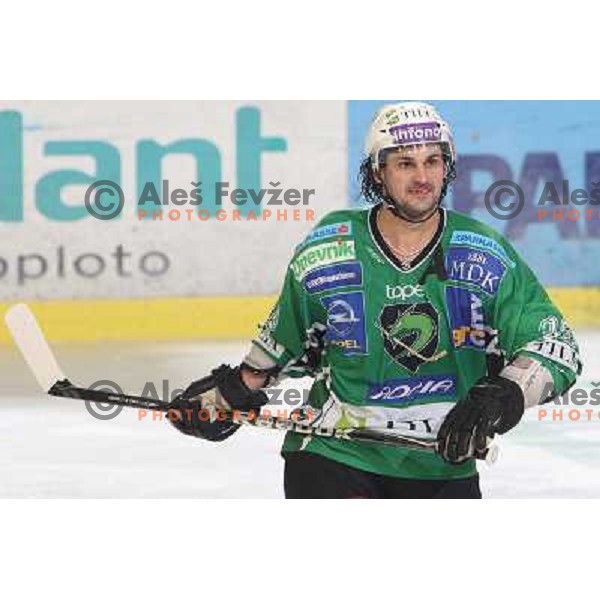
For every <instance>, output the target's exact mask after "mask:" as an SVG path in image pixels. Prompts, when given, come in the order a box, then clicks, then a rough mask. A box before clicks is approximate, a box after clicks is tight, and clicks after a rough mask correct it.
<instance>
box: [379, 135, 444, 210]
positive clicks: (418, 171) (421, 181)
mask: <svg viewBox="0 0 600 600" xmlns="http://www.w3.org/2000/svg"><path fill="white" fill-rule="evenodd" d="M444 174H445V167H444V157H443V154H442V150H441V149H440V147H439V146H438V145H436V144H435V145H434V144H426V145H420V146H411V147H409V148H400V149H399V150H398V151H397V152H391V153H390V154H388V156H387V158H386V161H385V165H384V166H383V167H381V169H380V170H379V172H378V176H379V179H380V181H381V183H382V184H383V185H384V187H385V190H386V191H387V194H388V196H389V197H390V198H392V199H393V200H394V201H395V203H396V206H397V207H398V209H399V210H400V211H401V212H402V213H404V214H405V215H406V216H407V217H408V218H409V219H412V220H419V219H422V218H424V217H426V216H427V215H428V214H430V213H431V212H432V211H433V210H434V209H435V207H436V206H437V202H438V199H439V197H440V194H441V193H442V186H443V184H444Z"/></svg>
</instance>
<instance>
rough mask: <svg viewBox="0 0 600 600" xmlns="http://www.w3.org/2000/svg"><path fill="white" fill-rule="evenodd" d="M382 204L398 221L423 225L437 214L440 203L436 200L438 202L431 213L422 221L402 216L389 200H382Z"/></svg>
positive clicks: (394, 204)
mask: <svg viewBox="0 0 600 600" xmlns="http://www.w3.org/2000/svg"><path fill="white" fill-rule="evenodd" d="M383 200H384V203H385V205H386V206H385V207H386V208H387V209H388V210H389V211H390V212H391V213H392V214H393V215H394V217H396V218H397V219H400V220H402V221H406V222H407V223H415V224H417V223H425V222H427V221H429V219H431V218H432V217H434V216H435V214H436V213H437V211H438V209H439V207H440V204H441V202H440V201H439V200H438V202H437V203H436V205H435V206H434V207H433V208H432V209H431V212H430V213H429V214H428V215H427V216H426V217H425V218H423V219H410V218H408V217H407V216H405V215H403V214H401V213H400V211H399V210H398V206H397V205H396V203H395V202H394V201H393V200H392V199H391V198H387V197H386V198H384V199H383Z"/></svg>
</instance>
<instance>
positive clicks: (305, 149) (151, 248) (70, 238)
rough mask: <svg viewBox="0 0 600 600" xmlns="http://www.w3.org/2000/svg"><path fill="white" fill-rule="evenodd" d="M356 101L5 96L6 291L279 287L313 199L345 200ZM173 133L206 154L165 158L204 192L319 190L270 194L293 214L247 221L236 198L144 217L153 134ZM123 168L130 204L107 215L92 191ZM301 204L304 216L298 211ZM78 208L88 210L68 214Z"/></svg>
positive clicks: (160, 140) (87, 293)
mask: <svg viewBox="0 0 600 600" xmlns="http://www.w3.org/2000/svg"><path fill="white" fill-rule="evenodd" d="M346 112H347V109H346V103H344V102H306V101H302V102H273V101H271V102H265V101H256V102H255V101H244V102H229V101H228V102H23V103H10V104H7V103H3V104H0V172H1V173H2V175H0V190H1V191H2V192H3V204H4V208H2V209H0V234H1V235H0V300H4V301H10V300H14V299H17V298H27V299H39V300H51V299H87V298H143V297H148V298H153V297H182V296H195V295H204V296H212V295H215V296H218V295H267V294H275V293H277V291H278V288H279V285H280V282H281V276H282V274H283V271H284V269H285V267H286V264H287V262H288V260H289V258H290V256H291V253H292V252H293V247H294V245H295V244H296V243H298V242H299V241H300V240H301V239H302V237H303V235H304V234H305V233H306V232H307V231H308V230H309V229H310V228H311V227H312V226H314V224H315V222H314V221H313V222H310V221H307V220H306V217H307V215H306V214H305V209H310V210H313V211H314V217H315V219H317V220H318V219H319V217H320V216H322V215H323V214H325V213H326V212H328V211H330V210H332V209H336V208H343V207H344V206H345V205H346V197H347V190H346V188H347V158H346V156H347V151H346V148H347V140H346V136H347V134H346ZM14 113H18V114H20V115H21V119H22V123H21V126H20V127H19V126H18V123H17V121H16V120H15V118H14V117H15V114H14ZM17 116H18V115H17ZM169 144H179V145H180V147H184V148H185V147H187V148H190V147H192V148H197V149H198V152H199V156H200V159H199V160H198V161H196V159H195V158H194V156H193V155H192V154H190V153H175V152H173V153H170V154H168V155H167V156H165V157H164V158H163V159H162V160H161V161H160V165H161V167H162V173H161V177H162V179H168V180H169V185H170V190H171V191H172V190H173V189H176V188H181V189H184V190H187V191H189V190H191V189H193V187H192V185H191V182H197V180H198V179H201V180H202V181H203V184H202V185H203V187H202V188H201V189H202V194H203V197H205V195H206V192H205V190H206V187H211V186H212V182H211V179H212V180H215V179H219V180H220V181H224V182H228V183H229V191H231V190H233V189H234V188H236V187H244V184H245V183H246V184H247V183H248V182H253V181H254V182H258V183H259V184H260V186H262V187H263V188H265V189H277V188H279V189H288V190H289V189H292V188H295V189H298V190H303V189H307V190H310V189H313V190H314V193H312V194H310V196H308V205H305V206H302V205H298V206H291V205H290V206H286V205H285V204H283V205H282V206H275V205H273V206H264V207H263V210H264V209H271V210H272V211H273V213H275V211H276V210H282V209H285V210H286V212H287V213H288V215H287V221H283V220H275V219H274V218H270V219H267V220H260V216H259V220H257V221H254V220H251V221H241V222H240V221H238V222H234V221H233V220H232V211H233V210H235V209H238V207H236V206H234V205H233V204H232V203H231V202H230V200H229V198H225V199H224V200H223V204H222V209H223V210H225V211H226V212H227V213H228V215H229V216H228V218H227V220H224V221H218V220H217V219H214V218H213V219H211V220H206V221H201V220H199V219H198V218H194V219H193V220H192V221H186V220H185V218H186V217H183V216H182V217H181V220H180V221H179V222H173V221H169V220H167V217H166V216H165V217H164V218H165V220H163V221H162V222H160V221H155V222H152V221H147V220H143V221H140V220H139V219H138V217H137V215H136V202H137V198H139V192H140V186H141V182H143V179H144V174H145V173H148V172H149V171H148V169H149V168H150V167H151V166H152V164H156V160H154V159H152V158H151V157H150V155H151V154H152V150H150V151H149V150H148V147H150V148H155V149H156V147H157V146H156V145H160V146H167V145H169ZM186 144H187V146H186ZM19 169H21V170H22V172H21V173H19ZM150 170H151V169H150ZM219 171H220V172H219ZM115 176H117V177H115ZM111 177H113V178H116V179H118V181H119V183H120V186H121V187H122V189H123V192H124V196H125V208H124V211H123V213H122V215H121V216H120V217H119V218H118V219H114V220H109V221H101V220H98V219H95V218H93V217H91V216H90V215H89V214H87V213H86V212H85V211H84V210H83V209H82V208H81V207H83V206H84V200H83V198H84V195H85V191H86V189H87V187H88V186H89V184H90V183H91V182H92V181H94V180H97V179H105V178H111ZM78 181H79V183H78ZM277 183H279V185H278V186H276V187H273V185H272V184H277ZM21 184H22V189H21V188H20V186H21ZM59 186H62V189H60V190H59V191H58V193H56V188H57V187H59ZM212 187H214V186H212ZM158 191H159V192H160V189H159V190H158ZM209 195H210V192H209ZM265 197H266V198H274V196H273V195H272V194H267V195H266V196H265ZM56 198H58V200H57V199H56ZM205 201H206V198H205ZM147 206H151V205H147ZM163 208H164V209H165V212H166V210H168V209H173V208H176V207H175V206H173V205H171V206H170V207H163ZM181 208H182V210H185V209H186V208H192V207H188V206H183V207H181ZM202 208H203V206H198V207H195V212H197V211H198V210H200V209H202ZM294 208H296V209H299V211H300V213H301V214H300V217H301V220H298V221H293V220H291V219H293V214H292V210H293V209H294ZM19 210H22V214H21V215H19V214H17V213H18V211H19ZM77 210H78V211H79V216H80V217H81V218H77V219H75V220H67V219H71V218H72V217H73V216H74V215H75V216H77V213H76V212H75V211H77ZM10 219H12V220H10Z"/></svg>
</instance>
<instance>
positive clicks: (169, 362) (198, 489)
mask: <svg viewBox="0 0 600 600" xmlns="http://www.w3.org/2000/svg"><path fill="white" fill-rule="evenodd" d="M578 339H579V341H580V344H581V347H582V353H583V357H584V361H585V370H584V373H583V374H582V377H581V379H580V384H579V385H580V386H581V387H585V388H587V389H591V387H592V383H591V382H592V381H600V332H593V331H582V332H578ZM246 346H247V345H246V343H245V342H240V343H223V342H219V343H207V342H193V343H192V342H186V343H164V342H161V343H152V344H149V343H128V344H122V343H102V344H97V343H96V344H78V345H65V344H58V345H55V347H54V348H55V351H56V354H57V357H58V361H59V363H60V364H61V365H62V366H63V368H64V369H65V370H66V372H67V375H68V376H69V377H70V378H71V379H72V380H73V382H74V383H77V384H80V385H86V386H89V385H91V384H92V383H94V382H96V381H99V380H107V379H110V380H113V381H116V382H117V383H118V384H119V385H120V386H121V387H122V388H123V389H124V391H127V392H132V393H139V392H141V391H142V389H143V388H144V386H145V385H146V382H152V383H154V385H155V386H156V388H157V390H158V391H159V392H161V391H162V387H163V383H162V382H163V379H167V380H169V381H170V389H171V390H172V389H173V388H176V387H178V386H183V385H186V384H187V383H189V382H190V381H191V380H193V379H196V378H198V377H201V376H203V375H204V374H206V373H208V371H209V369H210V368H211V367H214V366H217V365H218V364H220V363H221V362H232V363H236V362H239V359H240V357H241V356H243V354H244V352H245V350H246ZM0 377H1V378H2V383H1V384H0V389H1V390H2V392H1V396H0V497H2V498H282V497H283V460H282V459H281V458H280V456H279V448H280V445H281V441H282V439H283V434H281V433H278V432H273V431H257V430H254V429H252V428H242V429H241V430H240V431H239V432H238V433H237V434H236V435H234V436H233V437H232V438H230V439H229V440H227V441H225V442H222V443H220V444H212V443H209V442H203V441H201V440H198V439H195V438H192V437H188V436H183V435H181V434H180V433H178V432H177V431H175V430H174V429H173V428H171V427H170V426H169V425H168V424H167V423H166V422H164V421H162V422H161V421H153V420H152V416H151V415H148V416H146V417H145V418H143V419H142V420H140V419H139V415H138V412H137V411H136V410H133V409H124V410H123V411H122V412H121V413H120V414H119V415H118V416H117V417H115V418H114V419H111V420H105V421H102V420H98V419H95V418H93V417H92V416H91V415H90V414H89V413H88V412H87V410H86V408H85V405H84V403H83V402H81V401H76V400H69V399H59V398H51V397H49V396H45V395H44V394H42V393H41V392H38V390H37V388H36V383H35V380H34V379H33V377H32V376H31V374H30V373H29V371H28V369H27V367H26V366H25V363H24V362H23V360H22V358H21V357H20V355H19V354H18V351H17V350H16V349H15V348H13V347H9V346H3V347H1V348H0ZM553 408H558V407H554V406H550V411H549V412H551V410H552V409H553ZM573 408H576V407H574V406H571V407H563V412H564V417H563V421H562V422H559V421H554V422H553V421H552V420H551V419H550V418H546V419H544V420H542V421H539V420H538V415H537V412H536V409H533V410H532V411H529V412H528V414H527V415H526V417H525V419H524V420H523V422H522V423H521V424H520V425H519V427H518V428H517V429H515V430H514V431H512V432H510V433H509V434H507V435H506V436H504V438H503V439H502V440H501V450H502V452H501V456H500V459H499V460H498V462H497V463H496V465H494V466H493V467H491V468H489V467H486V466H485V465H482V466H481V468H480V473H481V481H482V489H483V493H484V496H485V497H488V498H600V416H599V413H600V406H598V407H593V406H582V407H579V409H580V410H581V411H582V413H583V410H585V409H591V408H594V409H595V410H594V417H593V419H592V420H591V421H587V417H586V418H585V420H583V419H580V420H579V421H578V422H574V421H570V420H569V419H568V417H567V413H568V410H571V409H573ZM583 414H584V413H583Z"/></svg>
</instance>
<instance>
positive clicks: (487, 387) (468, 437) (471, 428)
mask: <svg viewBox="0 0 600 600" xmlns="http://www.w3.org/2000/svg"><path fill="white" fill-rule="evenodd" d="M524 410H525V398H524V396H523V391H522V390H521V388H520V387H519V385H518V384H516V383H515V382H514V381H511V380H510V379H506V378H505V377H502V376H500V375H498V376H496V377H489V376H486V377H482V378H481V379H480V380H479V381H478V382H477V383H476V384H475V385H474V386H473V387H472V388H471V389H470V390H469V393H468V394H467V397H466V398H465V399H464V400H461V401H460V402H458V403H457V404H456V406H455V407H454V408H453V409H452V410H451V411H450V412H449V413H448V415H447V416H446V419H445V420H444V422H443V423H442V426H441V427H440V431H439V433H438V437H437V441H438V452H439V453H440V454H441V455H442V457H443V458H444V459H445V460H446V461H448V462H450V463H453V464H461V463H463V462H465V461H466V460H468V459H469V458H472V457H473V456H474V453H475V452H476V451H483V450H485V448H486V446H487V440H488V438H492V437H494V435H495V434H496V433H498V434H502V433H506V432H507V431H508V430H510V429H512V428H513V427H514V426H515V425H516V424H517V423H518V422H519V421H520V420H521V417H522V416H523V411H524Z"/></svg>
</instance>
